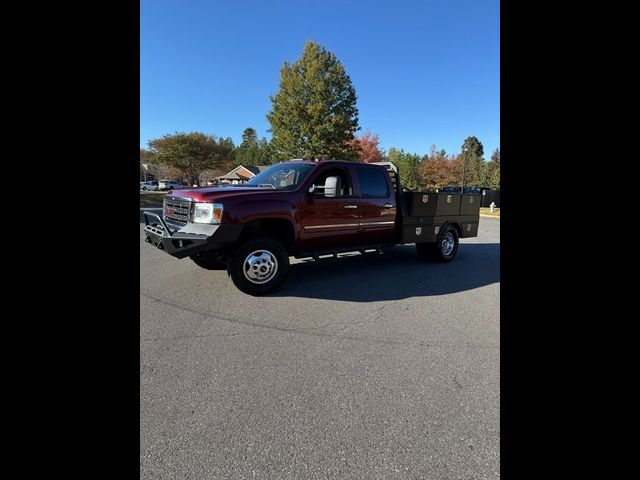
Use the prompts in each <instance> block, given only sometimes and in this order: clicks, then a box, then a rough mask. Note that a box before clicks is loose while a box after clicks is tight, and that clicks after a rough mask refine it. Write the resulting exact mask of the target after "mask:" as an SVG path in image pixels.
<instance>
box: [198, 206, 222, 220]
mask: <svg viewBox="0 0 640 480" xmlns="http://www.w3.org/2000/svg"><path fill="white" fill-rule="evenodd" d="M222 211H223V209H222V204H221V203H196V204H195V206H194V209H193V215H192V216H191V221H192V222H193V223H220V222H221V221H222Z"/></svg>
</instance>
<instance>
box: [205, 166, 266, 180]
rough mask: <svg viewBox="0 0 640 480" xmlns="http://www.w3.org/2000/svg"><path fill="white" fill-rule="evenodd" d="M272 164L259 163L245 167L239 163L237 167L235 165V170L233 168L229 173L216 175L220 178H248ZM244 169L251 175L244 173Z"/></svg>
mask: <svg viewBox="0 0 640 480" xmlns="http://www.w3.org/2000/svg"><path fill="white" fill-rule="evenodd" d="M270 166H271V165H258V166H256V167H254V166H250V167H245V166H243V165H238V166H237V167H235V168H234V169H233V170H231V171H230V172H228V173H227V174H225V175H220V176H219V177H216V178H217V179H218V180H248V179H250V178H253V177H255V176H256V175H257V174H258V173H260V172H263V171H264V170H266V169H267V168H269V167H270ZM242 170H245V171H246V172H248V173H250V174H251V175H243V173H244V172H243V171H242Z"/></svg>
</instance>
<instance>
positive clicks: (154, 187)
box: [140, 182, 160, 191]
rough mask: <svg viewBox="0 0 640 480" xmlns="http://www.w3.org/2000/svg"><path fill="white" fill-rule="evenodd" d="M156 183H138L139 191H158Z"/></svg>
mask: <svg viewBox="0 0 640 480" xmlns="http://www.w3.org/2000/svg"><path fill="white" fill-rule="evenodd" d="M159 188H160V187H159V185H158V182H140V190H144V191H146V190H158V189H159Z"/></svg>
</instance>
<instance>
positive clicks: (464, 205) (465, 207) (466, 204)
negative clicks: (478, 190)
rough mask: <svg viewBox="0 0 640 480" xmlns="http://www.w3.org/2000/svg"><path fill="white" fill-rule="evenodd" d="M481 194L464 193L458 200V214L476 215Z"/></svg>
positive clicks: (478, 210) (478, 211)
mask: <svg viewBox="0 0 640 480" xmlns="http://www.w3.org/2000/svg"><path fill="white" fill-rule="evenodd" d="M481 199H482V195H478V194H471V193H465V194H464V195H462V199H461V200H460V215H478V214H479V213H480V200H481Z"/></svg>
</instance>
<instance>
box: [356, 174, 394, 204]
mask: <svg viewBox="0 0 640 480" xmlns="http://www.w3.org/2000/svg"><path fill="white" fill-rule="evenodd" d="M357 170H358V183H359V184H360V196H362V197H386V196H388V195H389V188H388V185H387V177H386V175H385V174H384V172H383V171H381V170H378V169H377V168H367V167H358V169H357Z"/></svg>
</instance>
